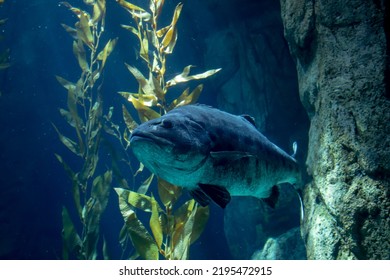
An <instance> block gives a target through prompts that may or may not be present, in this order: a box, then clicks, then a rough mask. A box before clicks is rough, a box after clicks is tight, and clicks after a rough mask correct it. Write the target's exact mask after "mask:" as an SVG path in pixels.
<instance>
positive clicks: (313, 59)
mask: <svg viewBox="0 0 390 280" xmlns="http://www.w3.org/2000/svg"><path fill="white" fill-rule="evenodd" d="M280 2H281V10H282V18H283V22H284V28H285V37H286V39H287V41H288V43H289V47H290V52H291V54H292V55H293V57H294V59H295V62H296V69H297V73H298V83H299V92H300V98H301V101H302V103H303V104H304V106H305V108H306V110H307V112H308V114H309V116H310V118H311V126H310V133H309V147H308V148H309V150H308V158H307V162H306V163H307V167H308V172H309V174H310V175H311V176H312V181H311V183H310V184H308V185H307V187H306V188H305V191H304V203H305V206H306V216H305V221H304V223H303V227H302V234H303V237H304V240H305V243H306V248H307V256H308V258H309V259H390V242H389V240H390V189H389V188H390V135H389V133H390V100H389V97H390V91H389V89H390V87H389V85H390V77H389V54H390V52H389V50H390V48H389V45H390V42H389V29H387V27H388V26H389V8H390V7H389V4H388V3H387V4H386V1H385V0H376V1H374V0H372V1H367V0H342V1H340V0H316V1H314V0H299V1H296V0H281V1H280Z"/></svg>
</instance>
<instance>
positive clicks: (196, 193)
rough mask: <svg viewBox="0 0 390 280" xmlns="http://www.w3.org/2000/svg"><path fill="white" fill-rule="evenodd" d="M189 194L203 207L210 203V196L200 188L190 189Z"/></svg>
mask: <svg viewBox="0 0 390 280" xmlns="http://www.w3.org/2000/svg"><path fill="white" fill-rule="evenodd" d="M190 195H191V196H192V197H193V198H194V199H195V201H196V202H198V203H199V204H200V205H202V206H203V207H205V206H207V205H209V204H210V198H209V197H208V196H207V195H206V194H205V193H204V192H203V191H202V190H201V189H195V190H191V191H190Z"/></svg>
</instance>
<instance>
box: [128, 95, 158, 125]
mask: <svg viewBox="0 0 390 280" xmlns="http://www.w3.org/2000/svg"><path fill="white" fill-rule="evenodd" d="M128 101H130V102H131V103H133V106H134V108H135V109H136V110H137V112H138V116H139V118H140V120H141V122H147V121H149V120H153V119H157V118H159V117H161V115H160V114H159V113H157V112H156V111H154V110H153V109H151V108H149V107H148V106H145V105H144V104H143V103H141V102H140V101H139V100H138V99H136V98H134V97H133V96H130V97H129V99H128Z"/></svg>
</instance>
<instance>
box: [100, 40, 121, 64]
mask: <svg viewBox="0 0 390 280" xmlns="http://www.w3.org/2000/svg"><path fill="white" fill-rule="evenodd" d="M117 41H118V38H115V39H113V40H111V39H110V40H109V41H108V42H107V44H106V46H105V47H104V49H103V50H102V51H101V52H100V53H99V54H98V56H97V59H98V60H101V61H102V67H101V69H103V68H104V65H105V64H106V60H107V57H108V56H109V55H110V54H111V52H112V51H113V49H114V48H115V45H116V43H117Z"/></svg>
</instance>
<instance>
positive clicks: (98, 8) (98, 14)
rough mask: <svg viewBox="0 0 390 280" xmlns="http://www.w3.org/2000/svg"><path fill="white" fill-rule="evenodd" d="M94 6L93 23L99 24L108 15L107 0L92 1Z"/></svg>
mask: <svg viewBox="0 0 390 280" xmlns="http://www.w3.org/2000/svg"><path fill="white" fill-rule="evenodd" d="M91 2H92V3H91V4H93V17H92V22H93V23H97V22H99V21H100V20H103V19H104V17H105V15H106V0H96V1H91Z"/></svg>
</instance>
